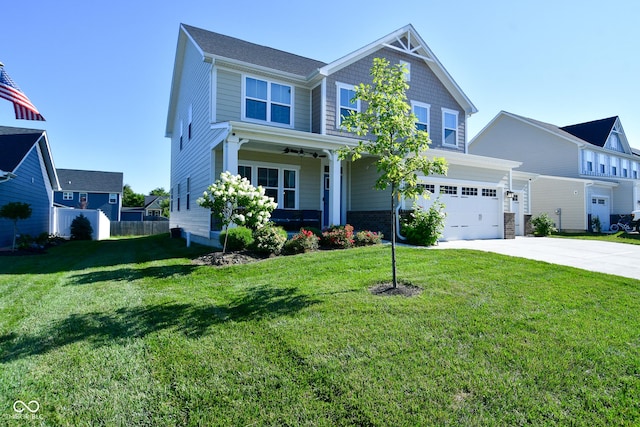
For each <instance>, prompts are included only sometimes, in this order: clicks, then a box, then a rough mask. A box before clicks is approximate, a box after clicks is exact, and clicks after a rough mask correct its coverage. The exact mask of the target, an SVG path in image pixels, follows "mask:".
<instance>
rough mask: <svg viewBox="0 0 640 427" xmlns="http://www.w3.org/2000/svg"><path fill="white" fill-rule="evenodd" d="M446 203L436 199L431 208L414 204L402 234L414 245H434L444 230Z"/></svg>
mask: <svg viewBox="0 0 640 427" xmlns="http://www.w3.org/2000/svg"><path fill="white" fill-rule="evenodd" d="M445 218H446V214H445V212H444V204H443V203H442V202H441V201H440V200H437V199H436V200H434V202H433V203H432V204H431V206H429V209H426V210H425V209H423V208H422V207H420V206H418V205H414V207H413V212H412V213H411V215H410V218H409V219H408V220H407V221H406V222H405V223H404V225H403V227H402V234H404V236H405V237H406V238H407V241H408V242H409V243H410V244H412V245H419V246H433V245H435V244H436V242H437V241H438V239H439V238H440V237H442V231H443V230H444V220H445Z"/></svg>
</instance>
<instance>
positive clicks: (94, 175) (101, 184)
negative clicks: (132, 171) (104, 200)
mask: <svg viewBox="0 0 640 427" xmlns="http://www.w3.org/2000/svg"><path fill="white" fill-rule="evenodd" d="M57 171H58V179H59V181H60V187H61V188H62V191H86V192H88V193H89V192H91V193H122V187H123V173H122V172H100V171H86V170H77V169H58V170H57Z"/></svg>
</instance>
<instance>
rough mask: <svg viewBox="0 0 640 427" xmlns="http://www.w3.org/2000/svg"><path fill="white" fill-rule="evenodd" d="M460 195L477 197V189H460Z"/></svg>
mask: <svg viewBox="0 0 640 427" xmlns="http://www.w3.org/2000/svg"><path fill="white" fill-rule="evenodd" d="M462 195H463V196H477V195H478V189H477V188H474V187H462Z"/></svg>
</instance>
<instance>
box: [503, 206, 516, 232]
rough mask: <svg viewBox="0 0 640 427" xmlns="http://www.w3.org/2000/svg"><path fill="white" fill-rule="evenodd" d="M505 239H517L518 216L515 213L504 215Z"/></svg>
mask: <svg viewBox="0 0 640 427" xmlns="http://www.w3.org/2000/svg"><path fill="white" fill-rule="evenodd" d="M504 238H505V239H515V238H516V214H515V213H513V212H505V213H504Z"/></svg>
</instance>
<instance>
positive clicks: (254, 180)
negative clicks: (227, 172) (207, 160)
mask: <svg viewBox="0 0 640 427" xmlns="http://www.w3.org/2000/svg"><path fill="white" fill-rule="evenodd" d="M238 166H244V167H250V168H251V185H253V186H255V187H257V186H258V168H267V169H278V208H277V209H283V210H298V209H300V166H296V165H287V164H282V163H266V162H254V161H245V160H239V161H238ZM285 170H288V171H294V172H295V173H296V185H295V188H287V190H292V191H295V197H294V199H295V202H294V205H295V206H294V207H293V208H285V207H283V206H284V192H285V188H284V171H285Z"/></svg>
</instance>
